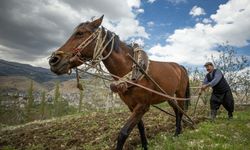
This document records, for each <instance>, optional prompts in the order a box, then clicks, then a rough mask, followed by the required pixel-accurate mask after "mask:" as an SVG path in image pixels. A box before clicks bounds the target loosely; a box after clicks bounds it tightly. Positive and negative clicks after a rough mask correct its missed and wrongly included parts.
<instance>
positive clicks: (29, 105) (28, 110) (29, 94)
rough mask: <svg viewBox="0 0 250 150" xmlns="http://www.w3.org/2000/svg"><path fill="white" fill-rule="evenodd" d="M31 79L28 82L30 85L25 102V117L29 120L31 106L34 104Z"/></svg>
mask: <svg viewBox="0 0 250 150" xmlns="http://www.w3.org/2000/svg"><path fill="white" fill-rule="evenodd" d="M33 92H34V89H33V81H32V80H31V82H30V87H29V89H28V96H27V100H28V102H27V104H26V118H27V121H31V120H32V108H33V106H34V96H33Z"/></svg>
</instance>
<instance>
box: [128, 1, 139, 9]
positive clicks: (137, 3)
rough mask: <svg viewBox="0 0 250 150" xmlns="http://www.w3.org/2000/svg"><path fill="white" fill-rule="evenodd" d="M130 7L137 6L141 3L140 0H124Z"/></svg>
mask: <svg viewBox="0 0 250 150" xmlns="http://www.w3.org/2000/svg"><path fill="white" fill-rule="evenodd" d="M126 1H127V4H128V6H129V7H130V8H133V7H134V8H139V7H140V5H141V0H126Z"/></svg>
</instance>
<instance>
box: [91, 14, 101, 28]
mask: <svg viewBox="0 0 250 150" xmlns="http://www.w3.org/2000/svg"><path fill="white" fill-rule="evenodd" d="M103 17H104V15H102V16H101V17H100V18H98V19H96V20H94V21H92V22H91V23H90V25H91V27H92V28H94V29H96V28H98V27H99V26H100V25H101V24H102V20H103Z"/></svg>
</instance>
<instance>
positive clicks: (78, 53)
mask: <svg viewBox="0 0 250 150" xmlns="http://www.w3.org/2000/svg"><path fill="white" fill-rule="evenodd" d="M102 20H103V16H102V17H100V18H99V19H96V20H94V21H92V22H84V23H81V24H79V25H78V26H77V27H76V28H75V30H74V32H73V34H72V35H71V36H70V38H69V39H68V40H67V41H66V43H65V44H64V45H63V46H62V47H60V48H59V49H58V50H56V51H55V52H53V53H52V55H51V57H50V59H49V65H50V69H51V71H52V72H54V73H56V74H57V75H62V74H66V73H69V72H70V71H71V69H72V68H75V67H77V66H80V65H81V64H83V63H84V61H86V60H91V59H92V58H93V53H94V52H93V50H94V49H95V44H96V38H97V36H98V34H99V33H100V28H99V26H100V25H101V23H102Z"/></svg>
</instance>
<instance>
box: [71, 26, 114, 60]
mask: <svg viewBox="0 0 250 150" xmlns="http://www.w3.org/2000/svg"><path fill="white" fill-rule="evenodd" d="M103 32H104V35H102V33H103ZM107 35H108V31H107V30H105V28H103V27H102V28H98V29H97V30H96V31H94V32H93V33H92V34H91V35H90V36H89V37H88V38H87V39H86V40H84V41H83V42H82V43H80V44H79V45H78V46H77V47H76V48H74V49H73V51H74V55H73V57H72V58H71V59H70V62H73V61H75V60H77V61H80V62H81V63H82V64H83V63H85V62H86V61H90V62H91V63H92V64H100V62H101V61H103V60H105V59H107V58H108V57H109V56H110V54H111V53H112V51H113V48H114V41H115V36H116V35H115V33H112V36H111V38H110V39H109V40H108V41H107V42H106V43H105V41H106V40H107V38H108V37H107ZM94 40H96V43H95V48H94V51H93V56H92V58H90V59H86V58H84V56H83V55H82V51H83V50H84V49H85V48H86V47H87V46H88V45H89V44H90V43H92V42H93V41H94ZM110 43H111V47H110V50H109V52H108V54H107V55H106V56H103V52H104V51H105V49H106V48H107V46H108V45H109V44H110Z"/></svg>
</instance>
